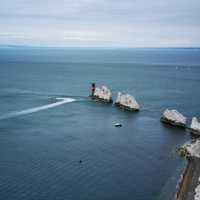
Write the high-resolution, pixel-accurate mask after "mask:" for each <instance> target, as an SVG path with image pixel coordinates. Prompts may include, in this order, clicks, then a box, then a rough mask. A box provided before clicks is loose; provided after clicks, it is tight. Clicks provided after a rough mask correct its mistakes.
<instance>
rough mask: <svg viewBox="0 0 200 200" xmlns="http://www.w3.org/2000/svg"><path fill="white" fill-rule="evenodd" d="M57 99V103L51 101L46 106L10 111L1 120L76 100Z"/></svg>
mask: <svg viewBox="0 0 200 200" xmlns="http://www.w3.org/2000/svg"><path fill="white" fill-rule="evenodd" d="M56 100H59V101H58V102H56V103H51V104H47V105H44V106H39V107H35V108H29V109H26V110H22V111H17V112H11V113H8V114H6V115H3V116H1V117H0V120H2V119H8V118H13V117H16V116H20V115H26V114H30V113H35V112H39V111H42V110H47V109H49V108H54V107H57V106H60V105H62V104H65V103H70V102H73V101H75V99H72V98H56Z"/></svg>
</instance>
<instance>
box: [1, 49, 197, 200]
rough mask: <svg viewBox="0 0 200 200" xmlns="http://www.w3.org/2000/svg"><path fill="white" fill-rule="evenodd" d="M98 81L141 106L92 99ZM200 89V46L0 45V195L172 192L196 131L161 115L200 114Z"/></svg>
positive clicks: (44, 198) (70, 198)
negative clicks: (182, 152)
mask: <svg viewBox="0 0 200 200" xmlns="http://www.w3.org/2000/svg"><path fill="white" fill-rule="evenodd" d="M93 82H95V83H96V85H97V86H102V85H106V86H108V87H109V88H110V89H111V90H112V95H113V99H115V98H116V96H117V93H118V92H119V91H120V92H123V93H129V94H131V95H134V97H135V98H136V100H137V101H138V103H139V104H140V107H141V110H140V111H139V112H133V113H131V112H128V111H124V110H120V109H119V108H116V107H115V106H114V105H111V104H104V103H101V102H96V101H92V100H91V99H90V98H89V97H88V96H89V94H90V87H91V83H93ZM199 89H200V49H198V48H132V49H131V48H128V49H125V48H124V49H120V48H53V47H52V48H46V47H26V46H2V47H0V199H2V200H171V199H173V198H174V195H175V192H176V187H177V183H178V181H179V178H180V175H181V173H182V170H183V168H184V166H185V160H184V159H183V158H180V157H179V156H178V155H177V153H176V150H177V148H178V147H179V146H181V145H182V144H184V143H186V142H188V141H190V140H191V136H190V133H189V132H188V131H187V130H184V129H180V128H176V127H171V126H168V125H164V124H162V123H161V122H160V117H161V115H162V112H163V111H164V110H165V109H166V108H169V109H177V110H178V111H180V112H181V113H183V114H184V115H185V116H186V117H187V118H188V124H189V123H190V121H191V118H192V117H193V116H196V117H200V91H199ZM115 123H121V124H122V127H115V126H114V124H115Z"/></svg>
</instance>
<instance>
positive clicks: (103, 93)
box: [91, 86, 113, 103]
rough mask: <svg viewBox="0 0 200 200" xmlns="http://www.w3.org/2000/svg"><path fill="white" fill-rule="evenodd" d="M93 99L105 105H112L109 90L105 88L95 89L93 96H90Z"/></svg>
mask: <svg viewBox="0 0 200 200" xmlns="http://www.w3.org/2000/svg"><path fill="white" fill-rule="evenodd" d="M91 97H92V98H93V99H97V100H101V101H104V102H107V103H112V102H113V100H112V93H111V90H110V89H108V87H106V86H102V87H101V88H98V87H97V88H95V91H94V95H92V96H91Z"/></svg>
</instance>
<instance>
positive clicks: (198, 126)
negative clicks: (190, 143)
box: [189, 117, 200, 136]
mask: <svg viewBox="0 0 200 200" xmlns="http://www.w3.org/2000/svg"><path fill="white" fill-rule="evenodd" d="M189 129H190V132H191V133H192V134H194V135H197V136H200V122H199V121H198V119H197V118H196V117H193V118H192V123H191V125H190V128H189Z"/></svg>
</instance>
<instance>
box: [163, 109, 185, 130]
mask: <svg viewBox="0 0 200 200" xmlns="http://www.w3.org/2000/svg"><path fill="white" fill-rule="evenodd" d="M161 121H162V122H164V123H167V124H171V125H174V126H180V127H186V121H187V118H186V117H185V116H183V115H182V114H181V113H179V112H178V111H177V110H168V109H166V110H165V111H164V112H163V115H162V117H161Z"/></svg>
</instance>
